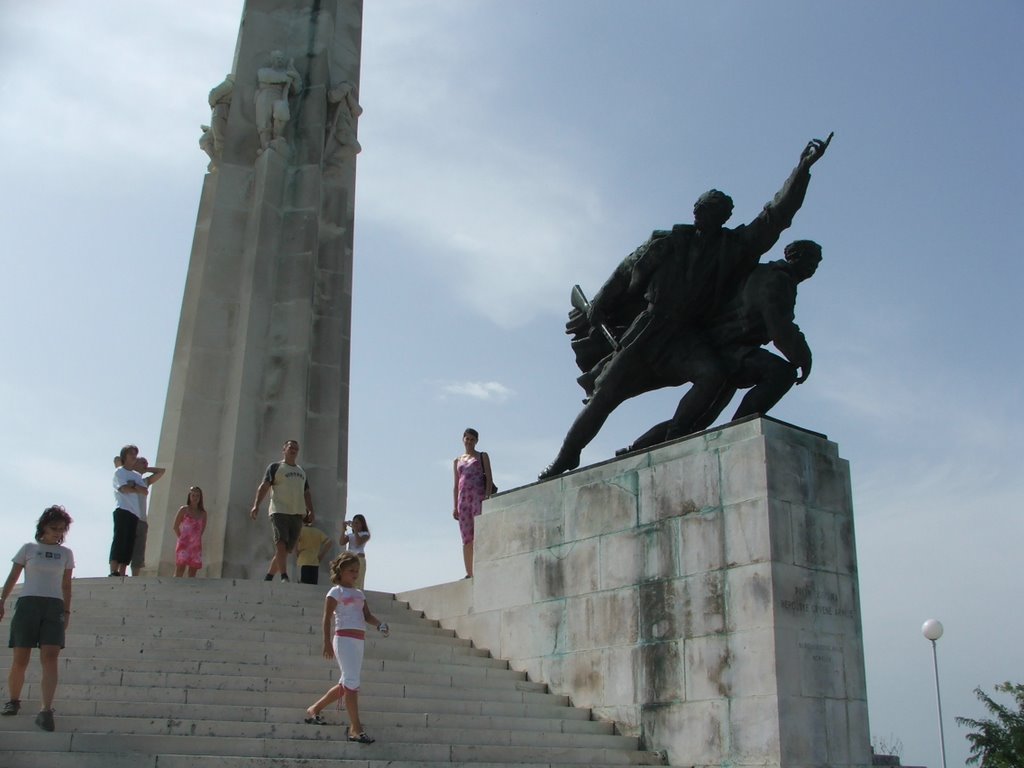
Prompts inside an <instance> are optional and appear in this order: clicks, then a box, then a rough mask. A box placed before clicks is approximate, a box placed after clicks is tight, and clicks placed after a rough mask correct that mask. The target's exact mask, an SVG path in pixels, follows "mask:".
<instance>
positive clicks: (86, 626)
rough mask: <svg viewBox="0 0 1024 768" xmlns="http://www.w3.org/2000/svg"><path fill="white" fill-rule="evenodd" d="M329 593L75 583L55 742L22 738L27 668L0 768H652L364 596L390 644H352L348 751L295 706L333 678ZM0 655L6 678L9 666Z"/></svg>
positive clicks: (625, 744)
mask: <svg viewBox="0 0 1024 768" xmlns="http://www.w3.org/2000/svg"><path fill="white" fill-rule="evenodd" d="M326 589H327V588H326V586H323V585H321V586H318V587H311V586H306V585H300V584H281V583H280V582H274V583H267V582H258V581H234V580H204V579H128V580H126V581H124V582H122V581H121V580H120V579H111V578H109V577H108V578H102V579H76V580H75V586H74V595H75V597H74V615H73V621H72V623H71V627H70V630H69V636H68V638H67V648H65V650H64V651H63V653H62V654H61V662H60V686H59V688H58V690H57V702H56V705H55V709H56V722H57V730H56V731H55V732H53V733H46V732H44V731H42V730H40V729H38V728H36V726H35V725H34V724H33V719H34V717H35V713H36V711H38V708H39V664H38V659H37V654H36V653H33V658H32V664H31V666H30V668H29V673H28V678H27V681H26V685H25V690H24V691H23V693H22V702H23V703H22V710H21V714H20V715H18V716H17V717H2V718H0V768H214V766H216V767H217V768H243V766H244V768H270V766H275V767H277V766H280V767H281V768H292V767H293V766H294V767H296V768H297V767H298V766H304V767H306V768H318V767H319V766H327V765H335V764H336V763H337V761H339V760H347V761H358V762H359V763H360V764H361V765H362V766H366V768H371V766H373V767H375V766H383V765H384V764H385V763H387V764H389V765H390V766H392V767H393V768H413V767H414V766H415V767H416V768H430V766H438V768H440V766H442V765H448V766H450V765H467V766H480V767H481V768H482V767H483V766H498V765H501V766H510V765H544V766H551V767H552V768H553V767H554V766H603V765H607V766H611V765H660V764H663V760H662V757H661V756H660V755H659V754H658V753H654V752H644V751H640V750H639V749H638V744H637V740H636V739H635V738H629V737H625V736H619V735H616V734H615V727H614V725H613V724H612V723H607V722H598V721H594V720H592V719H591V716H590V712H589V711H587V710H583V709H575V708H573V707H571V706H570V705H569V702H568V699H567V697H565V696H557V695H555V694H552V693H549V692H548V691H547V688H546V686H545V685H544V684H543V683H538V682H532V681H529V680H527V679H526V676H525V674H523V673H519V672H514V671H512V670H510V669H509V666H508V664H507V663H506V662H504V661H501V660H499V659H494V658H491V656H490V654H489V653H488V652H487V651H486V650H483V649H480V648H474V647H473V646H472V645H471V643H470V642H469V641H468V640H461V639H459V638H457V637H455V636H454V633H452V632H451V631H448V630H444V629H441V628H439V627H438V625H437V622H434V621H429V620H427V619H425V618H423V616H422V614H420V613H417V612H414V611H411V610H410V609H409V607H408V605H407V604H405V603H401V602H398V601H396V600H395V599H394V596H393V595H389V594H384V593H378V592H369V593H368V595H367V598H368V600H369V603H370V606H371V607H372V609H373V612H374V613H375V614H376V615H377V616H379V617H380V618H381V619H383V620H384V621H387V622H388V623H389V624H390V625H391V630H392V631H391V637H390V638H384V637H381V636H380V635H378V634H377V633H375V632H369V633H368V634H367V643H366V659H365V662H364V665H363V681H362V688H361V691H360V697H359V705H360V714H361V718H362V720H363V724H364V726H365V727H366V730H367V732H368V733H369V734H371V735H372V736H373V737H375V738H376V739H377V742H376V743H375V744H372V745H362V744H350V743H348V742H347V741H346V740H345V730H344V728H342V727H341V724H342V723H345V722H346V718H345V714H344V712H343V711H338V710H334V709H332V710H329V711H325V712H324V715H325V716H326V717H327V720H328V722H329V723H330V725H326V726H316V725H306V724H305V723H304V722H303V717H304V716H305V712H304V710H305V708H306V707H307V706H309V705H310V704H311V703H312V702H313V701H315V700H316V699H317V698H318V697H319V696H320V695H321V694H322V693H323V692H324V691H325V690H327V689H328V688H329V687H330V686H331V685H333V684H334V683H335V682H336V681H337V674H338V671H337V666H336V665H335V663H334V662H333V661H327V660H326V659H324V658H323V657H322V656H321V617H322V612H323V596H324V593H325V592H326ZM11 606H12V608H13V600H12V601H11ZM8 624H9V622H8V621H5V622H4V623H3V627H2V631H3V632H4V633H6V632H7V629H8ZM2 645H3V646H4V647H2V648H0V666H2V668H3V674H6V671H7V670H8V669H9V668H10V659H11V651H10V650H9V649H8V648H6V643H3V644H2ZM4 682H6V681H5V680H4ZM6 698H7V697H6V686H5V691H4V700H6Z"/></svg>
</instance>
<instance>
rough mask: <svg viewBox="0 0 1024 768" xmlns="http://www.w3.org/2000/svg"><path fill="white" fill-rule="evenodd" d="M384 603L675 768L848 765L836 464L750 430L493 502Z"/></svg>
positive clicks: (839, 471)
mask: <svg viewBox="0 0 1024 768" xmlns="http://www.w3.org/2000/svg"><path fill="white" fill-rule="evenodd" d="M476 531H477V533H476V546H475V565H474V571H475V578H474V579H472V580H466V581H463V582H456V583H454V584H448V585H440V586H438V587H432V588H428V589H421V590H415V591H412V592H407V593H404V594H402V595H401V598H402V599H405V600H408V601H409V602H410V604H411V605H412V606H413V607H414V608H418V609H420V610H423V611H425V612H426V614H427V615H428V616H430V617H432V618H437V619H440V620H441V623H442V624H443V625H444V626H445V627H450V628H453V629H455V630H456V631H457V632H458V633H459V634H460V635H462V636H465V637H469V638H471V639H472V640H473V641H474V642H475V643H477V644H478V645H480V646H482V647H486V648H489V649H490V650H491V651H492V652H493V653H494V654H495V655H497V656H500V657H502V658H506V659H509V660H510V662H511V663H512V665H513V667H514V668H516V669H521V670H526V671H527V672H528V673H529V674H530V676H531V677H532V678H534V679H537V680H543V681H545V682H547V683H548V684H549V685H550V686H551V688H552V690H554V691H555V692H559V693H563V694H568V695H569V696H570V697H571V699H572V701H573V703H574V704H576V705H578V706H587V707H591V708H593V710H594V712H595V713H596V714H597V715H598V716H601V717H607V718H612V719H614V720H616V721H617V722H618V724H619V727H620V729H621V730H622V731H623V732H624V733H627V734H637V735H640V736H641V737H642V740H643V746H644V747H645V748H647V749H659V750H665V751H666V753H667V755H668V758H669V762H670V764H672V765H679V766H779V767H784V768H803V767H804V766H807V767H810V766H833V767H838V766H868V765H870V764H871V749H870V736H869V732H868V714H867V698H866V686H865V680H864V657H863V645H862V636H861V620H860V604H859V592H858V585H857V558H856V550H855V543H854V525H853V506H852V501H851V494H850V479H849V467H848V464H847V462H846V461H845V460H843V459H841V458H840V457H839V455H838V450H837V446H836V445H835V444H834V443H831V442H829V441H828V440H827V439H825V438H824V437H823V436H821V435H817V434H814V433H810V432H807V431H804V430H801V429H799V428H796V427H792V426H790V425H786V424H783V423H781V422H777V421H774V420H772V419H769V418H753V419H750V420H748V421H745V422H740V423H737V424H733V425H730V426H727V427H724V428H721V429H717V430H713V431H710V432H708V433H705V434H702V435H697V436H694V437H691V438H688V439H684V440H681V441H678V442H675V443H673V444H670V445H667V446H665V447H662V448H658V449H656V450H653V451H650V452H648V453H643V454H638V455H634V456H627V457H624V458H621V459H617V460H614V461H610V462H607V463H604V464H600V465H597V466H594V467H589V468H586V469H584V470H581V471H578V472H574V473H572V474H569V475H564V476H562V477H560V478H556V479H552V480H550V481H547V482H543V483H538V484H536V485H533V486H529V487H526V488H522V489H518V490H515V491H512V492H509V493H506V494H501V495H499V496H497V497H495V498H493V499H491V500H490V501H488V502H487V503H485V505H484V514H483V516H481V517H480V518H479V519H478V521H477V526H476Z"/></svg>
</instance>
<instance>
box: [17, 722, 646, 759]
mask: <svg viewBox="0 0 1024 768" xmlns="http://www.w3.org/2000/svg"><path fill="white" fill-rule="evenodd" d="M396 730H397V729H396ZM335 731H336V732H338V731H340V729H335ZM525 735H526V736H528V735H529V734H525ZM4 737H5V738H4V747H3V748H4V752H12V753H16V752H28V751H32V752H37V753H46V752H75V753H79V752H105V753H110V752H113V753H118V752H141V753H142V754H144V755H153V754H156V755H164V754H174V755H203V756H214V755H216V756H219V755H224V756H234V757H250V758H253V757H270V758H290V759H293V760H294V759H297V758H307V759H309V758H313V759H333V760H373V761H378V760H380V761H389V762H390V761H395V760H402V761H411V762H420V763H423V762H428V763H462V762H493V763H503V764H506V765H507V764H508V763H530V764H538V763H540V764H547V765H560V764H562V763H582V764H590V765H593V764H602V765H660V764H661V763H662V759H661V756H660V755H659V754H657V753H652V752H643V751H640V750H625V749H617V748H607V747H585V746H579V747H577V746H543V745H538V744H533V743H526V744H494V745H492V744H486V745H484V744H451V743H447V744H444V743H437V744H433V743H426V744H425V743H419V742H386V741H384V740H378V741H377V743H376V744H372V745H365V744H354V743H350V742H347V741H342V740H341V739H340V738H328V737H327V735H326V732H324V733H323V734H322V736H321V737H320V738H309V737H305V738H278V737H274V736H271V737H253V738H245V737H234V738H224V737H220V736H201V735H191V734H185V735H169V734H164V735H160V734H153V735H146V734H123V733H122V734H109V733H83V732H77V733H75V732H68V731H62V730H60V731H55V732H53V733H45V732H43V731H40V730H38V729H37V730H34V731H20V732H6V733H4ZM590 738H604V737H590ZM37 760H38V762H36V763H35V766H36V767H37V768H38V766H43V765H47V763H48V759H47V758H46V757H45V756H43V757H41V759H40V758H37ZM158 764H159V765H160V768H163V765H164V764H163V760H162V759H161V760H160V761H158Z"/></svg>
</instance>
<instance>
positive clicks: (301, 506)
mask: <svg viewBox="0 0 1024 768" xmlns="http://www.w3.org/2000/svg"><path fill="white" fill-rule="evenodd" d="M281 452H282V456H281V461H275V462H274V463H273V464H271V465H270V466H268V467H267V471H266V473H265V474H264V476H263V482H262V483H260V485H259V488H257V489H256V500H255V501H254V502H253V504H252V509H250V510H249V517H250V518H252V519H253V520H255V519H256V517H257V515H259V509H260V504H262V503H263V499H265V498H266V496H267V493H268V492H269V493H270V525H271V527H272V528H273V531H274V547H275V552H274V557H273V559H272V560H271V561H270V569H269V570H268V571H267V575H266V576H265V577H264V578H265V580H266V581H273V580H274V574H275V573H280V574H281V581H289V579H288V553H289V552H291V551H292V550H293V549H295V544H296V542H297V541H298V540H299V534H300V533H301V532H302V524H303V523H304V522H308V523H312V522H313V520H314V515H313V496H312V494H310V492H309V483H308V482H307V481H306V472H305V470H303V468H302V467H300V466H299V465H298V464H297V463H296V459H298V457H299V443H298V441H297V440H289V441H288V442H286V443H285V444H284V445H283V446H282V449H281Z"/></svg>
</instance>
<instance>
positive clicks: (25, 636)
mask: <svg viewBox="0 0 1024 768" xmlns="http://www.w3.org/2000/svg"><path fill="white" fill-rule="evenodd" d="M41 645H59V646H60V647H61V648H63V647H64V601H63V600H61V599H60V598H59V597H35V596H27V597H19V598H18V602H17V603H16V604H15V606H14V618H13V619H11V639H10V641H9V642H8V643H7V647H8V648H38V647H39V646H41Z"/></svg>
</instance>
